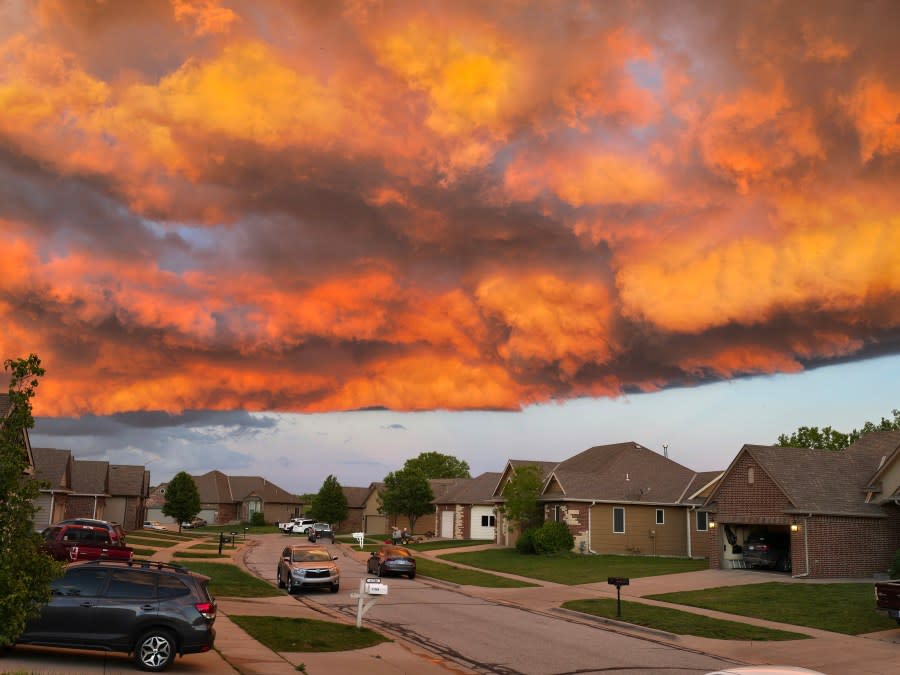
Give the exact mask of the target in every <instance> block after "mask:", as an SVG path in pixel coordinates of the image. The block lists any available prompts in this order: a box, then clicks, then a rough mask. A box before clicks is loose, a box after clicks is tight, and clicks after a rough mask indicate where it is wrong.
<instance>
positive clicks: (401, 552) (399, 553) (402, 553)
mask: <svg viewBox="0 0 900 675" xmlns="http://www.w3.org/2000/svg"><path fill="white" fill-rule="evenodd" d="M388 555H391V556H393V557H395V558H412V551H410V550H409V549H406V548H392V549H389V550H388Z"/></svg>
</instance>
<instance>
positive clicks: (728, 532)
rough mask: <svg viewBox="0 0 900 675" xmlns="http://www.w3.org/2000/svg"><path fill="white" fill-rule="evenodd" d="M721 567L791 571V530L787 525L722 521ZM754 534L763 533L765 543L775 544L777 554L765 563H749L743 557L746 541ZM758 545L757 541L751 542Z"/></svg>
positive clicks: (746, 550)
mask: <svg viewBox="0 0 900 675" xmlns="http://www.w3.org/2000/svg"><path fill="white" fill-rule="evenodd" d="M721 528H722V535H721V536H722V569H765V570H775V571H778V572H790V571H791V567H792V565H791V531H790V527H789V526H788V525H759V524H749V523H722V524H721ZM754 535H764V537H765V538H766V540H767V542H766V544H767V545H771V546H773V547H774V546H777V547H778V548H779V549H780V550H779V554H778V555H773V556H771V557H772V559H771V560H770V561H769V562H767V564H765V565H751V564H750V562H749V561H748V560H747V559H746V558H745V553H747V552H748V549H747V542H748V540H749V539H751V537H753V536H754ZM751 543H754V545H758V542H751Z"/></svg>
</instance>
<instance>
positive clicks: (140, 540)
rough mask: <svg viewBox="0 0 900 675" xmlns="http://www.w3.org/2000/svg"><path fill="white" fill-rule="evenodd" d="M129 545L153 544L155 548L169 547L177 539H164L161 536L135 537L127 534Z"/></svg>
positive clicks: (175, 542)
mask: <svg viewBox="0 0 900 675" xmlns="http://www.w3.org/2000/svg"><path fill="white" fill-rule="evenodd" d="M126 541H127V542H128V545H129V546H133V545H134V544H138V545H140V546H155V547H156V548H169V547H170V546H174V545H175V544H177V543H179V540H178V539H166V538H163V537H135V536H132V535H128V537H127V538H126Z"/></svg>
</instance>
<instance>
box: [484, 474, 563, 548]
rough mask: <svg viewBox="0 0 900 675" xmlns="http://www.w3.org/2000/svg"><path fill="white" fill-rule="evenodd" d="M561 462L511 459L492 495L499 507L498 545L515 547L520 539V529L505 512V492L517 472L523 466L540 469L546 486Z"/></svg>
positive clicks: (497, 524) (542, 481)
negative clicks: (551, 474)
mask: <svg viewBox="0 0 900 675" xmlns="http://www.w3.org/2000/svg"><path fill="white" fill-rule="evenodd" d="M557 464H559V462H548V461H545V460H536V459H535V460H532V459H510V460H507V462H506V467H505V468H504V469H503V471H502V472H501V474H500V480H498V481H497V484H496V485H495V486H494V492H493V495H492V499H493V502H494V504H495V505H496V506H497V516H498V520H497V523H496V526H497V543H498V544H500V545H501V546H514V545H515V543H516V539H518V538H519V531H518V528H517V527H516V526H515V525H514V524H513V523H512V522H510V520H509V518H508V517H507V515H506V513H505V511H504V510H503V503H504V501H505V500H504V498H503V490H505V489H506V486H507V484H508V483H509V481H511V480H512V479H513V476H515V474H516V471H517V470H518V469H520V468H521V467H523V466H534V467H536V468H537V469H538V472H539V473H540V475H541V483H542V484H546V482H547V477H548V476H549V475H550V472H551V471H553V469H554V468H555V467H556V465H557Z"/></svg>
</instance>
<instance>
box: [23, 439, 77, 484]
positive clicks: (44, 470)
mask: <svg viewBox="0 0 900 675" xmlns="http://www.w3.org/2000/svg"><path fill="white" fill-rule="evenodd" d="M31 451H32V453H33V454H34V477H35V478H36V479H38V480H45V481H47V482H48V483H50V489H51V490H55V491H65V492H68V491H70V489H71V487H70V485H69V481H70V478H71V476H70V475H69V474H68V473H67V472H68V468H69V462H70V461H71V460H72V453H71V452H70V451H69V450H59V449H57V448H32V449H31Z"/></svg>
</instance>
